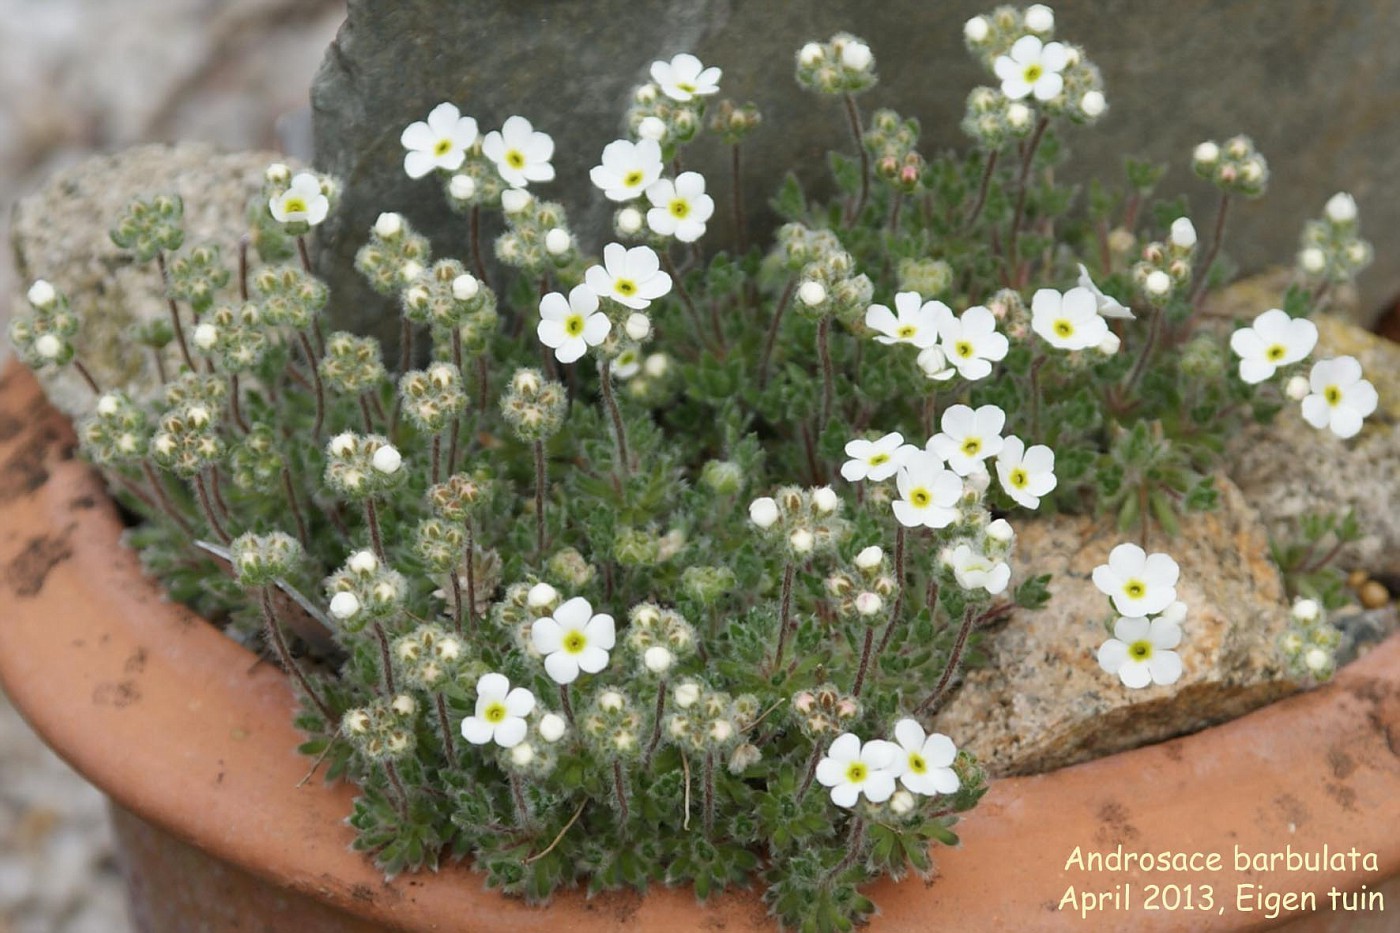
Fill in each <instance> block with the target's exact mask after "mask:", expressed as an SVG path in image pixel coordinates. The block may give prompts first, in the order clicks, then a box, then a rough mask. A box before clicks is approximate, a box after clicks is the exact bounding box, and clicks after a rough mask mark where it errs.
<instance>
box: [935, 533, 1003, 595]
mask: <svg viewBox="0 0 1400 933" xmlns="http://www.w3.org/2000/svg"><path fill="white" fill-rule="evenodd" d="M947 563H948V565H949V566H950V567H952V568H953V576H954V577H956V578H957V581H958V586H960V587H962V588H963V589H965V590H976V589H983V590H986V591H987V592H988V593H990V594H991V595H993V596H996V595H998V594H999V593H1001V592H1002V591H1003V590H1005V589H1006V585H1007V584H1008V583H1010V582H1011V566H1010V565H1009V564H1007V563H1006V561H997V560H992V559H991V558H990V557H988V556H987V555H986V554H982V553H980V552H978V551H974V550H973V549H972V546H971V545H969V544H966V543H964V544H959V545H958V546H957V547H955V548H953V550H952V552H951V553H950V554H949V555H948V561H947Z"/></svg>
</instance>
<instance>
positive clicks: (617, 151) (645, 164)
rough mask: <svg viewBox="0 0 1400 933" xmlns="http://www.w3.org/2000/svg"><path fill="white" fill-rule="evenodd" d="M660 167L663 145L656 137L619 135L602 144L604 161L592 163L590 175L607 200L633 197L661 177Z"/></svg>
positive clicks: (623, 199) (626, 199)
mask: <svg viewBox="0 0 1400 933" xmlns="http://www.w3.org/2000/svg"><path fill="white" fill-rule="evenodd" d="M661 168H662V164H661V147H660V146H659V145H657V144H656V142H655V141H654V140H651V139H643V140H642V141H641V142H636V143H634V142H628V141H627V140H625V139H618V140H615V141H613V142H610V143H608V144H607V145H606V146H604V147H603V160H602V164H601V165H595V166H593V169H592V170H591V171H590V172H589V173H588V177H589V178H591V179H592V180H593V184H595V185H597V186H598V187H599V188H601V189H603V194H604V195H605V196H607V198H608V200H610V201H630V200H632V199H633V198H636V197H640V196H641V194H642V193H643V192H644V191H646V190H647V188H648V187H650V186H651V184H652V183H653V182H655V181H656V180H657V179H658V178H660V177H661Z"/></svg>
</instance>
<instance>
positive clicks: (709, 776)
mask: <svg viewBox="0 0 1400 933" xmlns="http://www.w3.org/2000/svg"><path fill="white" fill-rule="evenodd" d="M714 834H715V753H714V752H706V753H705V835H707V836H713V835H714Z"/></svg>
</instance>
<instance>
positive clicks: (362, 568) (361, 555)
mask: <svg viewBox="0 0 1400 933" xmlns="http://www.w3.org/2000/svg"><path fill="white" fill-rule="evenodd" d="M345 566H347V567H349V568H350V570H351V572H352V573H358V574H367V573H374V572H375V571H376V570H378V569H379V558H377V557H375V556H374V553H373V552H371V551H356V552H355V553H354V554H351V555H350V559H349V560H347V561H346V562H345Z"/></svg>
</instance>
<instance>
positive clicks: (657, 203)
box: [647, 172, 715, 243]
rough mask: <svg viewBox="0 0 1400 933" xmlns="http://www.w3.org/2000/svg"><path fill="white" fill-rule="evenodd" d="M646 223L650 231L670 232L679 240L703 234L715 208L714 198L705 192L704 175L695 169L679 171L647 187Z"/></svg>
mask: <svg viewBox="0 0 1400 933" xmlns="http://www.w3.org/2000/svg"><path fill="white" fill-rule="evenodd" d="M647 200H649V201H651V210H649V211H647V226H648V227H650V228H651V231H652V232H653V233H657V234H660V235H661V236H673V237H675V238H676V239H677V240H680V241H681V242H682V243H694V242H695V241H696V240H698V239H700V238H701V237H702V236H704V235H705V223H706V222H707V221H708V220H709V219H710V215H712V214H713V213H714V212H715V199H714V198H712V197H710V196H709V195H708V194H706V193H705V179H704V177H703V176H702V175H701V174H700V173H699V172H681V173H680V174H679V175H677V176H676V180H675V181H674V182H673V181H671V180H670V179H669V178H663V179H661V180H660V181H658V182H656V183H655V184H653V185H652V186H651V187H649V188H647Z"/></svg>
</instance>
